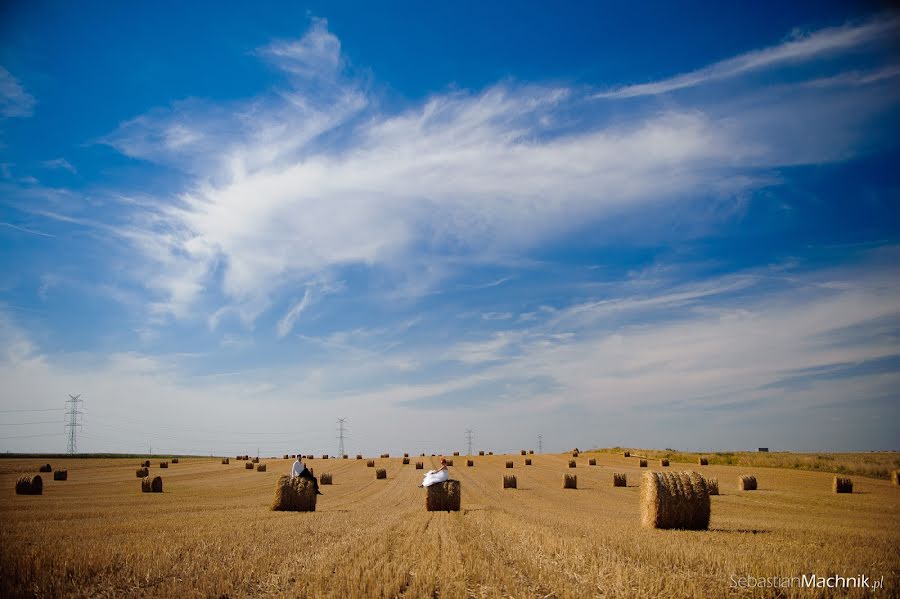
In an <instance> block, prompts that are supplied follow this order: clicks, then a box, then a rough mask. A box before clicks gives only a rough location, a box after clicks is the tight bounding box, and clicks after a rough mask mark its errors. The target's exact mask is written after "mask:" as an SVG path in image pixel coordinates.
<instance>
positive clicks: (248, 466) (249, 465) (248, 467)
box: [244, 462, 253, 470]
mask: <svg viewBox="0 0 900 599" xmlns="http://www.w3.org/2000/svg"><path fill="white" fill-rule="evenodd" d="M244 468H245V469H246V470H253V464H252V463H251V462H247V463H246V464H244Z"/></svg>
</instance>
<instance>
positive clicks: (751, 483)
mask: <svg viewBox="0 0 900 599" xmlns="http://www.w3.org/2000/svg"><path fill="white" fill-rule="evenodd" d="M738 489H739V490H741V491H755V490H756V477H755V476H748V475H744V476H739V477H738Z"/></svg>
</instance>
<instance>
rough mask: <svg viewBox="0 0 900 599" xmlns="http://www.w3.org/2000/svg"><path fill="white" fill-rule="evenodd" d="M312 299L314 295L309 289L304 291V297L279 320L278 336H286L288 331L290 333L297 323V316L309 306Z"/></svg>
mask: <svg viewBox="0 0 900 599" xmlns="http://www.w3.org/2000/svg"><path fill="white" fill-rule="evenodd" d="M311 301H312V295H311V294H310V292H309V289H307V290H306V291H305V292H304V293H303V299H301V300H300V301H299V302H297V303H296V304H294V306H293V307H292V308H291V309H290V310H288V311H287V313H286V314H285V315H284V316H283V317H282V318H281V320H279V321H278V327H277V328H278V336H279V337H284V336H286V335H287V334H288V333H290V332H291V331H292V330H293V329H294V325H295V324H296V323H297V318H298V317H299V316H300V314H301V313H302V312H303V311H304V310H306V308H307V307H309V304H310V302H311Z"/></svg>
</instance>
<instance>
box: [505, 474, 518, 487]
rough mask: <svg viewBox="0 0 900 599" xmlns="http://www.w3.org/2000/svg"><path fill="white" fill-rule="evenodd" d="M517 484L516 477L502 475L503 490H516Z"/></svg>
mask: <svg viewBox="0 0 900 599" xmlns="http://www.w3.org/2000/svg"><path fill="white" fill-rule="evenodd" d="M517 485H518V482H517V481H516V476H515V475H514V474H504V475H503V488H504V489H516V488H518V486H517Z"/></svg>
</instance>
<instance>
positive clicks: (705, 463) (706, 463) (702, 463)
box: [697, 458, 709, 466]
mask: <svg viewBox="0 0 900 599" xmlns="http://www.w3.org/2000/svg"><path fill="white" fill-rule="evenodd" d="M697 464H699V465H700V466H709V460H707V459H706V458H697Z"/></svg>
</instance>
